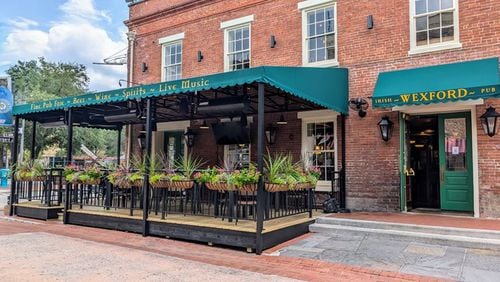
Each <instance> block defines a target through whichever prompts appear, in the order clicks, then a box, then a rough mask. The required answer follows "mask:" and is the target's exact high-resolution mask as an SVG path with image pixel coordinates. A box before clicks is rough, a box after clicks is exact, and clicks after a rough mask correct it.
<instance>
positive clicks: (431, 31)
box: [410, 0, 461, 54]
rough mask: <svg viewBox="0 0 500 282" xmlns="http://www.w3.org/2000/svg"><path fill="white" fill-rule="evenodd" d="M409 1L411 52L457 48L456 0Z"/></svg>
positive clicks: (458, 44)
mask: <svg viewBox="0 0 500 282" xmlns="http://www.w3.org/2000/svg"><path fill="white" fill-rule="evenodd" d="M410 1H411V11H412V12H411V29H410V30H411V49H412V50H410V54H411V53H418V52H419V50H420V51H422V52H427V51H437V50H441V49H449V48H459V47H461V45H460V43H459V42H458V1H457V0H410Z"/></svg>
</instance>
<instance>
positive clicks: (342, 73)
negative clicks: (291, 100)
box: [13, 66, 348, 116]
mask: <svg viewBox="0 0 500 282" xmlns="http://www.w3.org/2000/svg"><path fill="white" fill-rule="evenodd" d="M251 83H266V84H269V85H272V86H274V87H275V88H277V89H280V90H282V91H284V92H287V93H289V94H291V95H294V96H296V97H299V98H301V99H304V100H307V101H309V102H312V103H315V104H317V105H319V106H322V107H325V108H328V109H331V110H334V111H337V112H339V113H347V100H348V71H347V69H345V68H305V67H268V66H265V67H256V68H251V69H245V70H241V71H234V72H225V73H217V74H213V75H207V76H200V77H194V78H188V79H182V80H176V81H171V82H162V83H156V84H150V85H139V86H135V87H130V88H124V89H116V90H111V91H105V92H96V93H88V94H84V95H80V96H73V97H67V98H60V99H55V100H49V101H40V102H35V103H31V104H22V105H15V106H14V109H13V114H14V115H16V116H19V115H26V114H33V113H38V112H47V111H54V110H61V109H67V108H78V107H84V106H89V105H98V104H107V103H114V102H122V101H128V100H137V99H145V98H150V97H160V96H169V95H175V94H183V93H192V92H195V91H204V90H212V89H213V90H215V89H221V88H227V87H232V86H237V85H245V84H251Z"/></svg>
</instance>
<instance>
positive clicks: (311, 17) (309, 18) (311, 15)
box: [307, 12, 316, 24]
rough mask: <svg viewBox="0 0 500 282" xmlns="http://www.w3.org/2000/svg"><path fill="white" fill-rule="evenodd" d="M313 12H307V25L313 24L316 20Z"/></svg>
mask: <svg viewBox="0 0 500 282" xmlns="http://www.w3.org/2000/svg"><path fill="white" fill-rule="evenodd" d="M315 14H316V13H315V12H309V13H307V23H308V24H311V23H314V22H315V21H316V20H315V19H316V17H315Z"/></svg>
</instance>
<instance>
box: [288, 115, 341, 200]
mask: <svg viewBox="0 0 500 282" xmlns="http://www.w3.org/2000/svg"><path fill="white" fill-rule="evenodd" d="M338 115H339V114H338V113H337V112H334V111H331V110H319V111H307V112H299V113H297V117H298V118H299V119H301V120H302V139H301V154H302V158H303V159H305V158H306V157H307V151H308V150H307V148H306V146H305V144H306V140H307V124H308V123H326V122H333V134H334V144H333V149H334V151H335V152H334V153H333V154H334V158H335V160H334V164H333V169H334V170H335V171H337V170H338V162H339V159H338V140H339V138H338V128H337V127H338V122H337V118H338ZM331 190H332V182H331V181H324V180H320V181H318V183H317V184H316V191H319V192H329V191H331Z"/></svg>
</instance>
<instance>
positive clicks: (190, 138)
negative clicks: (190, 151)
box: [184, 128, 195, 148]
mask: <svg viewBox="0 0 500 282" xmlns="http://www.w3.org/2000/svg"><path fill="white" fill-rule="evenodd" d="M194 136H195V134H194V132H193V131H191V129H190V128H188V129H187V130H186V132H185V133H184V140H185V141H186V145H187V146H188V147H189V148H191V147H193V146H194Z"/></svg>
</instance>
